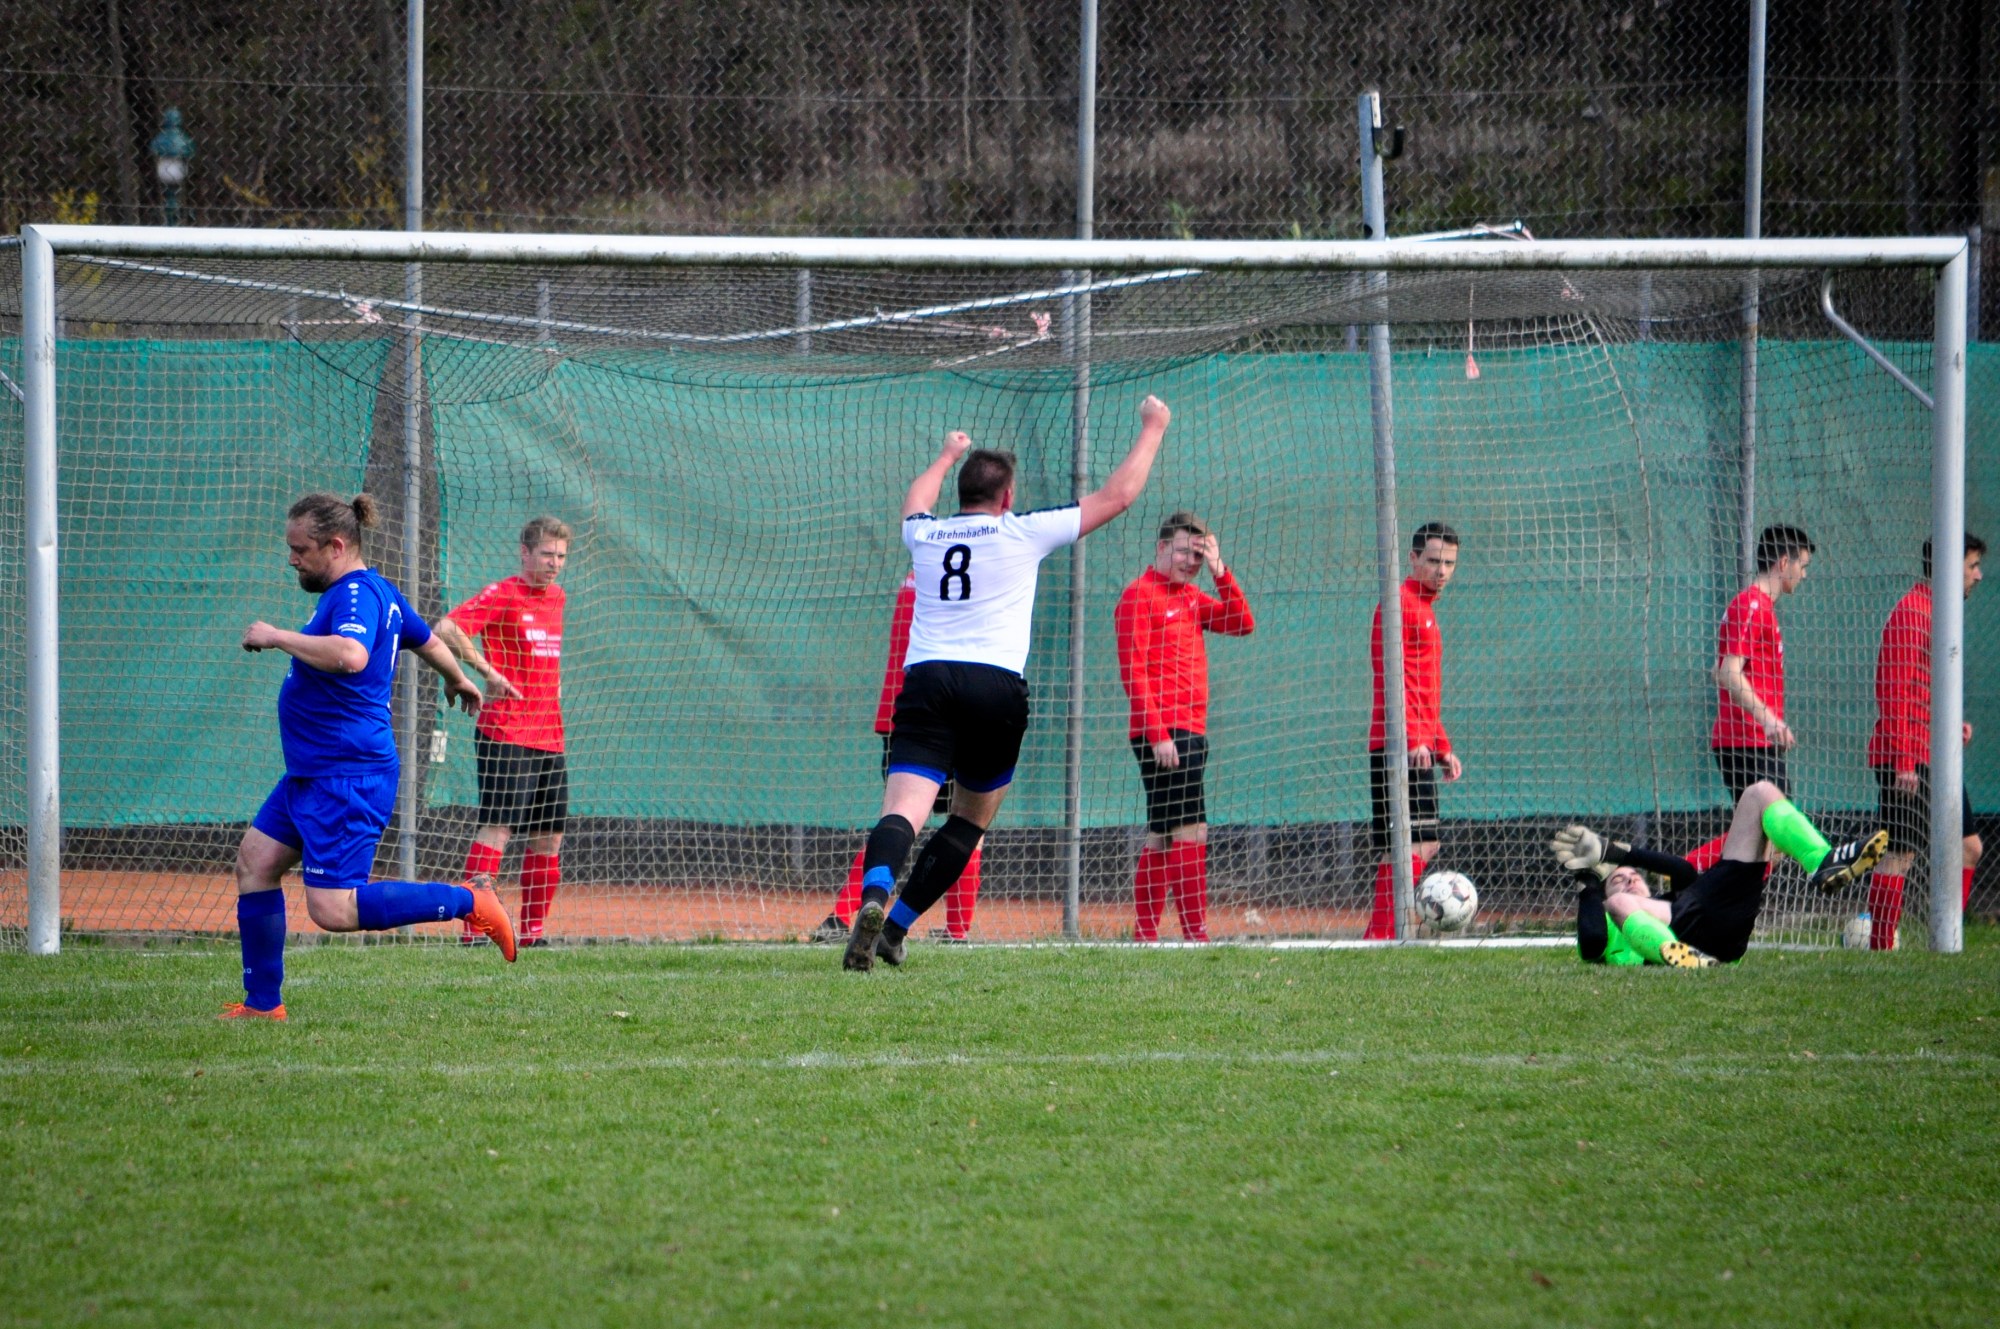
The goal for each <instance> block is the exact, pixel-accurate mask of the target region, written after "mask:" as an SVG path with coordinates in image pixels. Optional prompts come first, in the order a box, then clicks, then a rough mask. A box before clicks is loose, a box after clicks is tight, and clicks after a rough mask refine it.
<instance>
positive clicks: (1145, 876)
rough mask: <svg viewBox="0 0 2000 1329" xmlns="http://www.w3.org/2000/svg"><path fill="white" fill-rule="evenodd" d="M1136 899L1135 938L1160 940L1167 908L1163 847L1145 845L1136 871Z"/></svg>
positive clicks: (1134, 898)
mask: <svg viewBox="0 0 2000 1329" xmlns="http://www.w3.org/2000/svg"><path fill="white" fill-rule="evenodd" d="M1132 903H1133V906H1134V908H1135V911H1136V914H1137V917H1136V920H1135V921H1134V922H1133V924H1132V940H1134V941H1158V940H1159V939H1160V915H1161V914H1162V913H1164V912H1165V911H1166V908H1167V855H1166V851H1165V850H1161V849H1141V850H1140V851H1139V868H1138V871H1136V872H1135V873H1133V875H1132Z"/></svg>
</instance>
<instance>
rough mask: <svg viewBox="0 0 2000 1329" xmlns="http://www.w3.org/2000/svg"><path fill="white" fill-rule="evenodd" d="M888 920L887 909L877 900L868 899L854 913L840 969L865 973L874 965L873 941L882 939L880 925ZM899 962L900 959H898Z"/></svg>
mask: <svg viewBox="0 0 2000 1329" xmlns="http://www.w3.org/2000/svg"><path fill="white" fill-rule="evenodd" d="M888 921H889V911H888V910H887V909H884V908H883V907H882V904H881V902H880V901H879V900H870V901H869V902H868V903H866V904H864V905H862V906H861V910H860V912H858V913H857V914H855V915H854V930H853V931H852V932H850V933H848V936H847V950H846V952H845V953H843V954H842V955H841V957H840V967H841V968H842V969H852V970H854V971H856V972H857V973H863V974H865V973H867V972H868V971H869V970H870V969H873V968H874V967H875V943H876V942H878V941H880V940H881V939H882V925H883V924H884V923H887V922H888ZM898 963H900V961H898Z"/></svg>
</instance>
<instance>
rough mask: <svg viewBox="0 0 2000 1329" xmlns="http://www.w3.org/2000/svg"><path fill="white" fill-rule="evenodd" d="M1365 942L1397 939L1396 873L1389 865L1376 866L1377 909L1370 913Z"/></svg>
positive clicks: (1362, 937)
mask: <svg viewBox="0 0 2000 1329" xmlns="http://www.w3.org/2000/svg"><path fill="white" fill-rule="evenodd" d="M1361 939H1362V940H1363V941H1394V940H1395V939H1396V873H1395V869H1393V868H1391V867H1390V866H1389V865H1388V864H1387V863H1377V864H1376V865H1375V907H1374V908H1373V909H1370V910H1369V911H1368V930H1367V931H1366V932H1363V933H1362V934H1361Z"/></svg>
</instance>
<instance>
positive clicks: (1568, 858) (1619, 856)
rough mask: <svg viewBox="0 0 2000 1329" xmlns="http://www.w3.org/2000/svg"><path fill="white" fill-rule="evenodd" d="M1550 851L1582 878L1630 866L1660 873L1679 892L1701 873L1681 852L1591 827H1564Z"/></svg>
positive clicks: (1600, 878)
mask: <svg viewBox="0 0 2000 1329" xmlns="http://www.w3.org/2000/svg"><path fill="white" fill-rule="evenodd" d="M1549 852H1551V853H1553V854H1554V855H1555V856H1556V861H1557V862H1559V863H1561V864H1562V865H1563V867H1564V868H1566V869H1568V870H1569V871H1570V872H1573V873H1576V874H1577V875H1578V879H1579V880H1581V879H1582V878H1584V877H1585V876H1595V877H1597V878H1598V879H1599V880H1602V879H1603V878H1605V877H1608V876H1610V875H1611V869H1612V868H1614V867H1626V866H1630V867H1635V868H1638V869H1639V870H1640V871H1641V872H1654V873H1658V874H1659V875H1660V876H1663V877H1665V878H1666V879H1667V880H1668V881H1669V882H1670V883H1672V889H1674V890H1677V891H1678V890H1682V889H1685V888H1686V887H1688V886H1691V885H1693V884H1694V879H1695V878H1696V877H1697V876H1699V875H1700V874H1699V873H1697V872H1696V871H1695V868H1694V864H1692V863H1690V862H1688V861H1687V860H1686V859H1685V858H1682V857H1681V856H1680V855H1678V854H1665V853H1661V852H1660V851H1659V850H1657V849H1637V848H1634V847H1633V846H1631V845H1629V844H1626V843H1625V842H1624V841H1623V840H1607V839H1605V838H1603V837H1602V836H1600V835H1599V834H1598V833H1597V832H1596V831H1593V830H1591V829H1590V827H1588V826H1565V827H1563V828H1562V829H1561V830H1559V831H1557V832H1556V833H1555V837H1554V838H1553V839H1551V840H1550V841H1549Z"/></svg>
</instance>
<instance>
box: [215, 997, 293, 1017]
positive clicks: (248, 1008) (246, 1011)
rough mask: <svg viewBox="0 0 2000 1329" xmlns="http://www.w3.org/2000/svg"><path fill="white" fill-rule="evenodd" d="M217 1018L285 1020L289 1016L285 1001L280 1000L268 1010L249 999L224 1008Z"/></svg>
mask: <svg viewBox="0 0 2000 1329" xmlns="http://www.w3.org/2000/svg"><path fill="white" fill-rule="evenodd" d="M215 1018H216V1019H218V1020H284V1019H286V1018H288V1017H287V1016H286V1015H285V1004H284V1003H283V1002H279V1003H278V1004H277V1005H276V1006H273V1007H272V1008H271V1009H270V1010H268V1011H260V1010H258V1009H257V1008H256V1007H255V1006H252V1005H251V1004H250V1003H249V1002H247V1001H239V1002H237V1003H236V1004H235V1005H234V1006H229V1007H226V1008H224V1010H223V1012H222V1014H220V1015H218V1016H216V1017H215Z"/></svg>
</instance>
